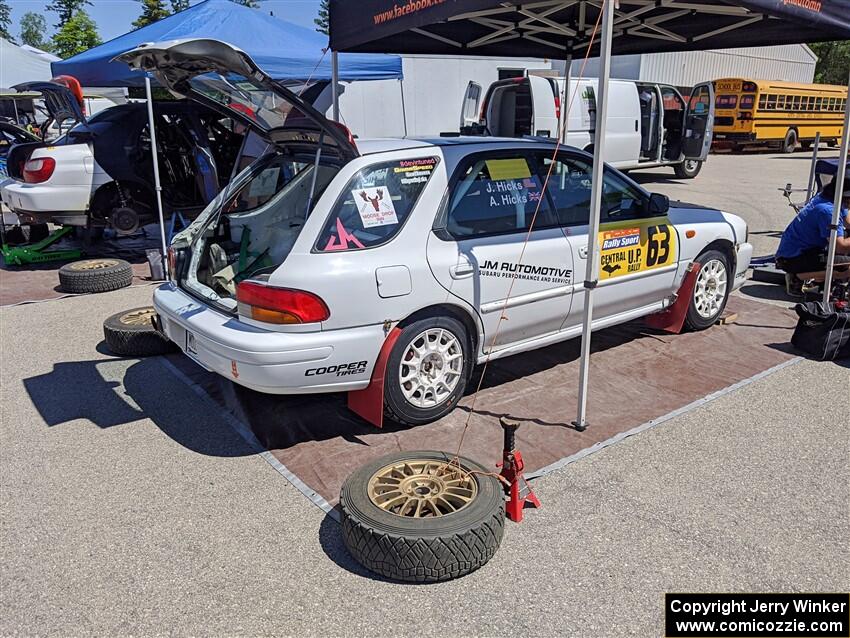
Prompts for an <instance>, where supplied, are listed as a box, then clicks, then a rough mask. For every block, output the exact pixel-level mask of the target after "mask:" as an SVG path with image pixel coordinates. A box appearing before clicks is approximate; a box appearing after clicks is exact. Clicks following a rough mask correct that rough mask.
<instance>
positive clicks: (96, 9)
mask: <svg viewBox="0 0 850 638" xmlns="http://www.w3.org/2000/svg"><path fill="white" fill-rule="evenodd" d="M47 1H48V0H8V2H9V6H11V7H12V27H11V29H10V31H11V32H12V35H13V36H15V39H18V37H19V35H20V32H21V29H20V25H19V24H18V22H19V20H20V19H21V16H22V15H24V14H25V13H26V12H27V11H33V12H35V13H43V14H44V16H45V18H47V25H48V36H50V35H52V34H53V32H54V28H53V25H54V24H56V22H57V20H58V17H57V16H56V14H55V13H52V12H49V11H45V9H44V7H45V6H46V5H47ZM191 4H195V1H194V0H193V1H192V3H191ZM165 5H166V6H170V3H169V2H168V1H166V2H165ZM85 9H86V11H87V12H88V14H89V15H90V16H91V17H92V19H94V21H95V22H96V23H97V28H98V32H99V33H100V37H101V38H102V39H103V41H104V42H105V41H106V40H111V39H112V38H114V37H116V36H119V35H121V34H123V33H127V31H130V30H131V29H132V28H133V26H132V24H131V23H132V22H133V20H135V19H136V18H137V17H138V16H139V14H140V13H141V4H140V3H139V2H138V0H92V4H91V6H87V7H86V8H85ZM318 10H319V0H260V9H259V11H264V12H266V13H269V12H272V13H274V15H275V17H276V18H282V19H283V20H287V21H289V22H294V23H295V24H300V25H301V26H304V27H311V28H313V27H314V26H315V25H314V24H313V18H315V17H316V14H317V12H318Z"/></svg>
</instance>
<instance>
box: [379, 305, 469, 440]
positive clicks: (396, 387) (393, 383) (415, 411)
mask: <svg viewBox="0 0 850 638" xmlns="http://www.w3.org/2000/svg"><path fill="white" fill-rule="evenodd" d="M431 329H442V330H444V331H445V332H446V333H448V334H451V335H452V336H453V337H454V338H455V339H456V340H457V342H458V344H459V345H460V348H461V349H462V357H463V358H462V359H461V364H460V370H459V372H460V378H459V379H458V380H457V384H456V385H455V387H454V388H453V389H452V391H451V392H450V393H449V394H448V395H447V396H446V397H443V398H442V399H441V400H440V401H439V402H437V403H436V404H435V405H433V406H431V407H420V406H417V405H415V404H414V403H412V402H411V401H408V399H407V397H405V395H404V392H403V391H402V382H401V375H400V369H401V363H402V357H403V356H404V355H405V353H406V351H407V349H408V347H409V346H410V344H411V343H412V342H413V341H414V340H416V339H417V338H418V337H420V336H421V335H422V333H424V332H425V331H426V330H431ZM471 371H472V347H471V345H470V342H469V335H468V334H467V332H466V328H464V326H463V324H462V323H461V322H460V321H458V320H457V319H455V318H453V317H444V316H435V317H426V318H424V319H419V320H418V321H414V322H413V323H411V324H409V325H407V326H405V327H404V328H403V329H402V332H401V335H400V336H399V338H398V341H396V343H395V345H394V346H393V349H392V352H390V356H389V360H388V362H387V371H386V374H385V376H384V379H385V384H384V388H385V390H384V414H386V416H387V417H389V418H390V419H392V420H393V421H396V422H397V423H401V424H403V425H423V424H425V423H431V422H432V421H436V420H437V419H439V418H440V417H442V416H445V415H446V414H448V413H449V412H451V411H452V410H454V409H455V407H456V406H457V404H458V401H460V399H461V397H462V396H463V393H464V390H465V389H466V383H467V381H468V380H469V376H470V373H471ZM424 394H427V393H423V395H424Z"/></svg>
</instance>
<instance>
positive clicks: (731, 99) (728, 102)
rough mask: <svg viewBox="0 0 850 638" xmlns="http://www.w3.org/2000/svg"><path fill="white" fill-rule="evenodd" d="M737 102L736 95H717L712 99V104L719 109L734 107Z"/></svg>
mask: <svg viewBox="0 0 850 638" xmlns="http://www.w3.org/2000/svg"><path fill="white" fill-rule="evenodd" d="M737 104H738V96H737V95H718V96H717V97H716V98H715V100H714V106H716V107H717V108H719V109H734V108H735V106H736V105H737Z"/></svg>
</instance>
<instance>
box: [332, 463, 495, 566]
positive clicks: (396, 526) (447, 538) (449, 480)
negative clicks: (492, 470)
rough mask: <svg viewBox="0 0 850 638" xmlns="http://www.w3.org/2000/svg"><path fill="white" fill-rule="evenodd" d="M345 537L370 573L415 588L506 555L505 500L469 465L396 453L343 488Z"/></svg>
mask: <svg viewBox="0 0 850 638" xmlns="http://www.w3.org/2000/svg"><path fill="white" fill-rule="evenodd" d="M339 504H340V508H341V510H342V537H343V541H344V542H345V545H346V547H347V548H348V551H349V552H351V555H352V556H353V557H354V558H355V559H356V560H357V562H359V563H360V564H361V565H363V566H364V567H366V568H367V569H369V570H371V571H373V572H375V573H377V574H380V575H381V576H385V577H387V578H391V579H394V580H402V581H408V582H415V583H427V582H436V581H442V580H449V579H452V578H457V577H459V576H463V575H465V574H468V573H470V572H472V571H475V570H476V569H478V568H479V567H481V566H482V565H484V563H486V562H487V561H488V560H490V559H491V558H492V557H493V555H494V554H495V553H496V550H497V549H498V548H499V543H500V542H501V541H502V533H503V532H504V526H505V495H504V492H503V490H502V486H501V484H500V483H499V481H498V480H497V479H496V478H495V477H493V476H488V475H487V470H485V469H484V468H483V467H481V466H480V465H478V464H477V463H475V462H474V461H470V460H469V459H466V458H463V457H460V458H459V459H458V460H457V462H456V463H455V462H453V457H452V456H450V455H449V454H446V453H445V452H433V451H416V452H397V453H394V454H390V455H388V456H384V457H382V458H379V459H376V460H374V461H372V462H370V463H367V464H366V465H364V466H362V467H361V468H359V469H358V470H356V471H355V472H354V473H353V474H352V475H351V476H349V477H348V479H347V480H346V481H345V483H344V484H343V486H342V491H341V493H340V498H339Z"/></svg>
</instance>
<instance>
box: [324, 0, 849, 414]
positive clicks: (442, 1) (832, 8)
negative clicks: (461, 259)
mask: <svg viewBox="0 0 850 638" xmlns="http://www.w3.org/2000/svg"><path fill="white" fill-rule="evenodd" d="M600 12H601V13H602V15H601V16H600ZM600 23H601V29H599V32H598V33H597V25H599V24H600ZM846 39H850V0H734V1H733V0H725V1H724V0H540V1H538V2H529V3H519V2H511V1H506V0H406V1H404V2H403V4H399V0H359V1H358V2H352V1H351V0H331V3H330V46H331V49H332V50H334V51H340V52H343V51H346V52H354V51H358V52H375V53H377V52H382V53H411V54H415V53H428V54H443V55H480V56H500V57H539V58H555V59H563V60H570V59H572V57H573V55H576V54H580V55H582V56H584V55H586V54H587V53H588V52H589V55H591V56H598V57H599V58H600V63H599V85H598V95H597V104H596V122H597V126H596V131H595V135H594V158H593V176H592V183H591V201H590V220H589V225H588V237H589V238H593V239H595V238H596V237H598V234H599V220H600V209H601V206H600V204H601V193H602V179H601V177H602V171H603V161H602V157H604V149H605V127H606V122H607V111H608V88H607V85H608V80H609V70H610V59H611V55H612V54H613V53H616V54H626V53H649V52H664V51H689V50H702V49H721V48H728V47H738V46H760V45H761V46H764V45H775V44H792V43H799V42H816V41H826V40H846ZM848 74H850V69H848ZM706 79H707V80H708V79H711V78H706ZM848 83H850V77H849V78H848ZM566 84H567V85H568V84H569V83H566ZM566 103H567V104H569V102H566ZM847 105H848V106H847V109H846V111H845V120H844V136H843V139H842V143H841V153H840V159H839V165H840V166H843V165H844V164H845V163H846V161H847V147H848V137H850V135H848V128H850V99H848V100H847ZM837 185H838V188H836V193H835V212H834V216H833V223H832V227H833V230H832V233H831V239H830V246H829V261H828V265H827V279H826V291H825V293H824V297H825V299H824V301H825V302H828V299H829V286H830V283H831V281H832V271H833V259H834V255H835V247H836V230H835V229H836V228H837V223H838V219H839V218H838V215H839V205H840V202H841V182H838V184H837ZM593 239H591V241H589V242H588V247H587V263H586V274H585V281H584V289H585V295H586V299H585V304H584V317H583V330H582V347H581V368H580V370H581V372H580V378H579V400H578V414H577V417H576V420H575V421H574V422H573V424H574V425H575V427H576V428H577V429H579V430H583V429H585V428H586V427H587V425H588V424H587V420H586V412H587V383H588V377H589V362H590V341H591V326H592V321H593V291H594V289H595V288H596V287H597V285H604V283H603V284H600V282H599V259H598V257H597V256H596V253H597V251H598V246H597V242H596V241H594V240H593ZM505 305H506V307H507V300H506V304H505ZM503 312H504V311H503ZM502 316H503V317H504V314H503V315H502Z"/></svg>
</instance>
